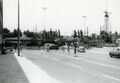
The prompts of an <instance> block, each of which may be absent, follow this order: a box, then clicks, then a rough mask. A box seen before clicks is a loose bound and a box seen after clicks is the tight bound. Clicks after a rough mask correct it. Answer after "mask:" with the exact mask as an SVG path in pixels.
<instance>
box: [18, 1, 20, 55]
mask: <svg viewBox="0 0 120 83" xmlns="http://www.w3.org/2000/svg"><path fill="white" fill-rule="evenodd" d="M18 56H20V1H19V0H18Z"/></svg>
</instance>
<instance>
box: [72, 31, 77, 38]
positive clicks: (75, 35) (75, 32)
mask: <svg viewBox="0 0 120 83" xmlns="http://www.w3.org/2000/svg"><path fill="white" fill-rule="evenodd" d="M73 37H74V38H76V37H77V31H76V30H74V34H73Z"/></svg>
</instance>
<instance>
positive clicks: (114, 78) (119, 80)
mask: <svg viewBox="0 0 120 83" xmlns="http://www.w3.org/2000/svg"><path fill="white" fill-rule="evenodd" d="M103 76H104V77H106V78H109V79H112V80H116V81H118V82H120V79H118V78H116V77H112V76H109V75H105V74H104V75H103Z"/></svg>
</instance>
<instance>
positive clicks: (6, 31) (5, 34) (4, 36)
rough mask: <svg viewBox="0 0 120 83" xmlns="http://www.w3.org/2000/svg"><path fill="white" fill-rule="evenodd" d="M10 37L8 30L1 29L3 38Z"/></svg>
mask: <svg viewBox="0 0 120 83" xmlns="http://www.w3.org/2000/svg"><path fill="white" fill-rule="evenodd" d="M7 37H11V34H10V30H9V29H7V28H3V38H7Z"/></svg>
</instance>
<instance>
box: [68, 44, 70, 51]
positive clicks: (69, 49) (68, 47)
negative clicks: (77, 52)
mask: <svg viewBox="0 0 120 83" xmlns="http://www.w3.org/2000/svg"><path fill="white" fill-rule="evenodd" d="M69 52H70V46H69V45H68V53H69Z"/></svg>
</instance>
